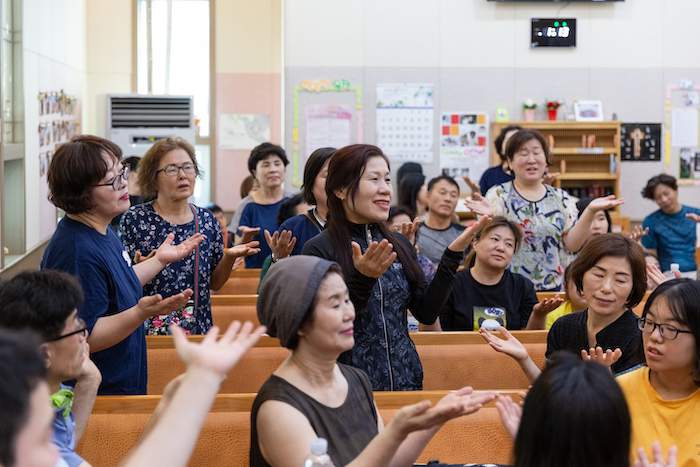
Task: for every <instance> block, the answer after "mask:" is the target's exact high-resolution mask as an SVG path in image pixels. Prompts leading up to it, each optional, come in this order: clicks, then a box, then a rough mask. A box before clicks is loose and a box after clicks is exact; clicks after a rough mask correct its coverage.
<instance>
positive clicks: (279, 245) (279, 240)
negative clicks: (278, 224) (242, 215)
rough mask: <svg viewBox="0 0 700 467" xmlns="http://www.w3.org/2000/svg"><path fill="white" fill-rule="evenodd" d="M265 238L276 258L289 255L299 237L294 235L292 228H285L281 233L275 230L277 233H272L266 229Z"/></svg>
mask: <svg viewBox="0 0 700 467" xmlns="http://www.w3.org/2000/svg"><path fill="white" fill-rule="evenodd" d="M265 240H266V241H267V244H268V246H269V247H270V250H271V251H272V255H273V257H274V258H275V259H282V258H286V257H287V256H289V255H290V254H291V253H292V250H294V245H296V244H297V238H296V237H293V236H292V231H291V230H283V231H282V232H281V233H280V232H278V231H276V230H275V233H274V234H272V235H270V231H269V230H267V229H265Z"/></svg>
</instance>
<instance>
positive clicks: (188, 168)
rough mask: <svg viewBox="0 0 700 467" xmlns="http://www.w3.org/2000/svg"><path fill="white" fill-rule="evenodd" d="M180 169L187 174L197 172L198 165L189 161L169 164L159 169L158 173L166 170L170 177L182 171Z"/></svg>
mask: <svg viewBox="0 0 700 467" xmlns="http://www.w3.org/2000/svg"><path fill="white" fill-rule="evenodd" d="M180 169H182V171H183V172H185V173H186V174H187V175H192V174H193V173H195V172H197V167H195V165H194V164H192V163H190V162H188V163H186V164H182V165H175V164H168V165H166V166H165V167H163V168H162V169H160V170H157V171H156V173H158V172H165V175H167V176H169V177H174V176H176V175H177V174H178V173H180Z"/></svg>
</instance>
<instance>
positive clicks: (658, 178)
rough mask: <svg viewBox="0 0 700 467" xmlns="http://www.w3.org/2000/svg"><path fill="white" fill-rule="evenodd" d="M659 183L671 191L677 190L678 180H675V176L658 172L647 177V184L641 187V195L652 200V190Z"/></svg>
mask: <svg viewBox="0 0 700 467" xmlns="http://www.w3.org/2000/svg"><path fill="white" fill-rule="evenodd" d="M659 185H666V186H667V187H669V188H670V189H672V190H673V191H678V182H676V177H674V176H673V175H668V174H659V175H655V176H653V177H651V178H650V179H649V181H648V182H647V186H645V187H644V188H643V189H642V196H643V197H645V198H648V199H650V200H652V201H653V200H654V191H655V190H656V187H657V186H659Z"/></svg>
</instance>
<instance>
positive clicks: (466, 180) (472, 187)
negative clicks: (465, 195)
mask: <svg viewBox="0 0 700 467" xmlns="http://www.w3.org/2000/svg"><path fill="white" fill-rule="evenodd" d="M462 180H464V183H466V184H467V186H468V187H469V189H470V190H472V193H480V192H481V187H480V186H479V184H478V183H476V182H475V181H473V180H472V179H471V178H469V175H466V174H462Z"/></svg>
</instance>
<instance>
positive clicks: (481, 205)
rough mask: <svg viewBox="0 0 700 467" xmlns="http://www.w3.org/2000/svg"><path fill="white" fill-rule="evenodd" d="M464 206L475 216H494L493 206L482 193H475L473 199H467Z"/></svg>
mask: <svg viewBox="0 0 700 467" xmlns="http://www.w3.org/2000/svg"><path fill="white" fill-rule="evenodd" d="M464 204H465V205H466V206H467V208H468V209H470V210H471V211H472V212H474V213H475V214H478V215H480V216H492V215H493V206H491V203H490V202H489V201H488V200H486V199H485V198H484V197H483V196H481V193H473V194H472V199H465V200H464Z"/></svg>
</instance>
